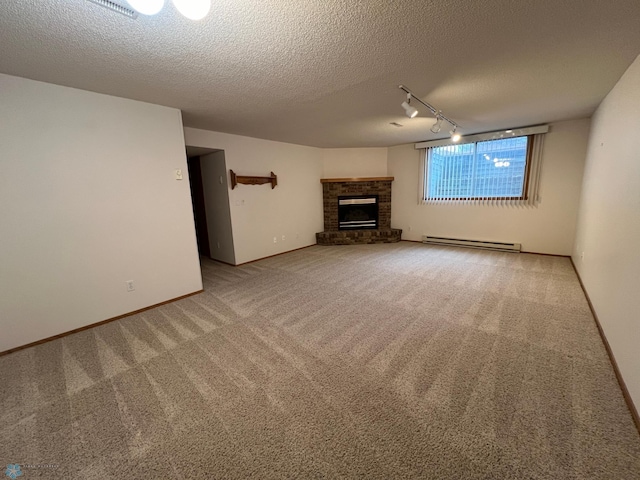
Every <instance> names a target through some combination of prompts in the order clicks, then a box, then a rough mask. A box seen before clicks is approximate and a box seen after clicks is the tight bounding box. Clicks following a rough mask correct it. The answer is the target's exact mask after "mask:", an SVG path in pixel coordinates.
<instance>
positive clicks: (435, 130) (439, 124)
mask: <svg viewBox="0 0 640 480" xmlns="http://www.w3.org/2000/svg"><path fill="white" fill-rule="evenodd" d="M440 130H442V117H441V116H440V112H439V113H438V115H436V123H434V124H433V126H432V127H431V132H433V133H439V132H440Z"/></svg>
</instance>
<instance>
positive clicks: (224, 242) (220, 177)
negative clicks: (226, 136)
mask: <svg viewBox="0 0 640 480" xmlns="http://www.w3.org/2000/svg"><path fill="white" fill-rule="evenodd" d="M200 169H201V171H202V188H203V191H204V204H205V212H206V215H207V234H208V237H209V255H210V256H211V258H213V259H214V260H220V261H222V262H226V263H231V264H232V265H233V264H235V263H236V257H235V254H234V251H233V232H232V230H231V209H230V208H229V194H228V191H229V175H227V167H226V165H225V158H224V152H223V151H220V152H214V153H210V154H209V155H203V156H201V157H200Z"/></svg>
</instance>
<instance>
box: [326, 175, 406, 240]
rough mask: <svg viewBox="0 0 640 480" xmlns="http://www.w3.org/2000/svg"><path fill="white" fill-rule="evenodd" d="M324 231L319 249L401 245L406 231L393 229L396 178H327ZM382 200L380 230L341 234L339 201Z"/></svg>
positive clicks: (379, 206)
mask: <svg viewBox="0 0 640 480" xmlns="http://www.w3.org/2000/svg"><path fill="white" fill-rule="evenodd" d="M320 181H321V182H322V197H323V204H324V231H323V232H318V233H316V241H317V243H318V245H354V244H365V243H393V242H399V241H400V237H401V235H402V230H400V229H398V228H391V182H392V181H393V177H366V178H323V179H321V180H320ZM359 196H362V197H366V196H377V198H378V226H377V228H376V229H353V230H341V229H340V222H339V219H338V199H339V197H359Z"/></svg>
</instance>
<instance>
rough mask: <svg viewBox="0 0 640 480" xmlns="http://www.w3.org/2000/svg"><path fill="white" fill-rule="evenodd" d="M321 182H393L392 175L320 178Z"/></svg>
mask: <svg viewBox="0 0 640 480" xmlns="http://www.w3.org/2000/svg"><path fill="white" fill-rule="evenodd" d="M320 182H321V183H345V182H393V177H357V178H321V179H320Z"/></svg>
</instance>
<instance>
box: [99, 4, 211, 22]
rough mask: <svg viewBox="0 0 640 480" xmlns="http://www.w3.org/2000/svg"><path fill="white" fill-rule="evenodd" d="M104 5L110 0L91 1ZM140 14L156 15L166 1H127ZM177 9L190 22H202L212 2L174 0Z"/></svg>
mask: <svg viewBox="0 0 640 480" xmlns="http://www.w3.org/2000/svg"><path fill="white" fill-rule="evenodd" d="M89 1H92V2H94V3H102V2H105V1H109V0H89ZM126 1H127V3H128V4H129V5H131V7H132V8H133V9H134V10H135V11H136V12H138V13H141V14H143V15H155V14H157V13H160V10H162V9H163V8H164V2H165V0H126ZM173 5H174V6H175V7H176V9H177V10H178V11H179V12H180V13H181V14H182V15H184V16H185V17H187V18H188V19H189V20H202V19H203V18H204V17H206V16H207V14H208V13H209V10H211V0H173Z"/></svg>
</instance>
